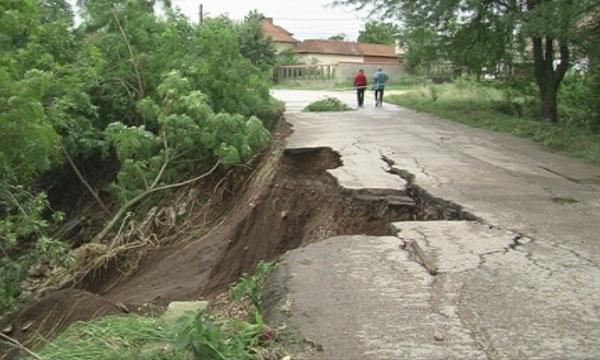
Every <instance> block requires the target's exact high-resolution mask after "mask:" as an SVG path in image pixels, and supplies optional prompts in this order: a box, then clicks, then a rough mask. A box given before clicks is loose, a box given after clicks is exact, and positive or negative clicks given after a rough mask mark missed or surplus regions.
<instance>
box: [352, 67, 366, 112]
mask: <svg viewBox="0 0 600 360" xmlns="http://www.w3.org/2000/svg"><path fill="white" fill-rule="evenodd" d="M354 88H356V98H357V100H358V107H363V105H364V103H365V89H366V88H367V76H366V75H365V72H364V71H363V69H360V70H358V72H357V73H356V75H355V76H354Z"/></svg>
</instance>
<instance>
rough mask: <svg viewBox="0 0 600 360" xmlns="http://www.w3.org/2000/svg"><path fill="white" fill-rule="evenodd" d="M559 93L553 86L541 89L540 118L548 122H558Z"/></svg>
mask: <svg viewBox="0 0 600 360" xmlns="http://www.w3.org/2000/svg"><path fill="white" fill-rule="evenodd" d="M556 95H557V91H556V89H554V87H553V86H546V87H540V118H541V119H542V120H544V121H547V122H552V123H555V122H557V121H558V104H557V101H556Z"/></svg>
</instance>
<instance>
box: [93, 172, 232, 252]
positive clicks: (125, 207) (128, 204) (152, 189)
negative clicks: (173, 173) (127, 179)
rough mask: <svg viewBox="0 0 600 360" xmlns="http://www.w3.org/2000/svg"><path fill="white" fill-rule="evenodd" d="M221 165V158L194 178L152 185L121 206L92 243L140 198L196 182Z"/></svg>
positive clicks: (106, 231)
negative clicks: (162, 184)
mask: <svg viewBox="0 0 600 360" xmlns="http://www.w3.org/2000/svg"><path fill="white" fill-rule="evenodd" d="M219 165H221V161H220V160H219V161H217V162H216V163H215V165H214V166H213V167H212V168H211V169H210V170H209V171H207V172H205V173H204V174H202V175H200V176H197V177H195V178H193V179H189V180H186V181H182V182H179V183H175V184H169V185H164V186H159V187H150V188H149V189H147V190H146V191H144V192H142V193H141V194H139V195H138V196H136V197H134V198H133V199H131V200H129V201H127V202H126V203H125V204H123V206H121V208H119V210H117V212H116V213H115V215H114V216H113V218H112V219H111V220H110V221H109V222H108V223H107V224H106V225H105V226H104V228H103V229H102V230H101V231H100V232H99V233H98V234H97V235H96V236H94V239H92V243H100V242H101V241H102V240H103V239H104V238H105V237H106V235H108V233H109V232H110V230H111V229H112V228H113V227H114V226H115V224H116V223H117V222H118V221H119V219H120V218H121V217H122V216H123V215H124V214H125V213H126V212H127V210H129V208H131V207H132V206H133V205H135V204H137V203H138V202H139V201H140V200H142V199H144V198H145V197H146V196H148V195H150V194H153V193H155V192H157V191H162V190H168V189H173V188H177V187H181V186H185V185H189V184H192V183H194V182H196V181H198V180H201V179H203V178H205V177H207V176H209V175H210V174H212V173H213V172H214V171H215V170H217V168H218V167H219ZM163 169H164V167H163ZM163 169H161V171H160V172H159V175H158V176H157V179H158V180H160V178H159V176H162V173H163V172H164V170H163ZM158 180H156V179H155V181H154V182H153V183H152V185H153V186H156V185H157V184H158V182H159V181H158Z"/></svg>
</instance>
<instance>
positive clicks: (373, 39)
mask: <svg viewBox="0 0 600 360" xmlns="http://www.w3.org/2000/svg"><path fill="white" fill-rule="evenodd" d="M398 32H399V30H398V27H397V26H396V25H395V24H391V23H386V22H379V21H369V22H367V23H366V24H365V28H364V29H363V30H360V32H359V34H358V42H362V43H372V44H385V45H395V44H396V39H397V38H398Z"/></svg>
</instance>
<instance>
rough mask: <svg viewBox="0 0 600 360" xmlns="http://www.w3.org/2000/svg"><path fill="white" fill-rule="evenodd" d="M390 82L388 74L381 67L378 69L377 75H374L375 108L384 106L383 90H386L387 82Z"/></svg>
mask: <svg viewBox="0 0 600 360" xmlns="http://www.w3.org/2000/svg"><path fill="white" fill-rule="evenodd" d="M388 80H389V77H388V76H387V74H386V73H384V72H383V69H382V68H381V67H379V68H377V71H376V72H375V75H373V90H375V106H379V107H381V106H383V90H384V88H385V82H386V81H388Z"/></svg>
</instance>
